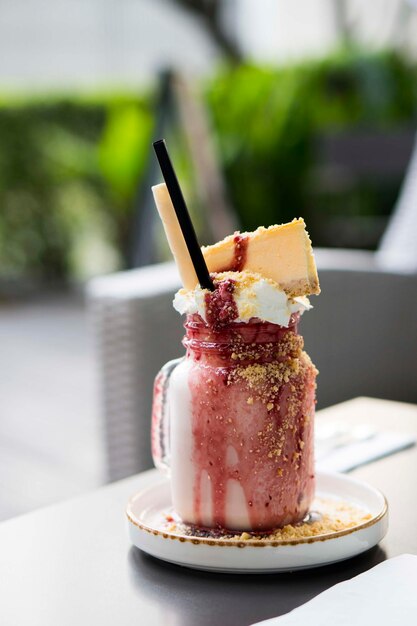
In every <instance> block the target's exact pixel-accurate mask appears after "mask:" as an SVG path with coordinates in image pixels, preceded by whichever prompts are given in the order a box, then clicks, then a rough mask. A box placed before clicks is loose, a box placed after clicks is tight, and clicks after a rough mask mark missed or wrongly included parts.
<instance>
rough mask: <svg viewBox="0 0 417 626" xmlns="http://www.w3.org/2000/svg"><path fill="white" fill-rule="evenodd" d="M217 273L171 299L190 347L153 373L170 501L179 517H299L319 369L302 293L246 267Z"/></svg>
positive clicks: (262, 526) (309, 467)
mask: <svg viewBox="0 0 417 626" xmlns="http://www.w3.org/2000/svg"><path fill="white" fill-rule="evenodd" d="M233 269H235V268H233ZM213 278H214V284H215V287H216V288H215V290H214V291H213V292H211V293H210V292H206V291H205V290H201V289H199V288H197V289H196V290H195V291H194V292H193V293H192V294H190V293H189V292H188V293H182V294H181V292H180V296H177V298H176V302H175V306H176V308H178V309H179V310H180V311H181V312H186V313H187V320H186V323H185V328H186V335H185V338H184V345H185V347H186V356H185V358H184V359H183V360H182V361H181V362H180V363H179V364H178V365H177V366H176V367H175V368H174V369H172V370H171V371H170V375H169V377H167V375H166V373H163V374H162V378H161V376H160V377H159V378H157V381H156V385H155V400H154V416H153V421H154V427H153V432H154V439H153V452H154V458H155V461H156V464H157V465H160V461H161V449H160V442H161V426H162V424H161V408H165V411H162V413H164V415H165V418H169V426H168V428H169V433H168V435H169V445H170V468H171V490H172V498H173V506H174V510H175V511H176V513H177V514H178V515H179V516H180V518H181V519H182V520H183V521H184V522H186V523H189V524H193V525H198V526H203V527H208V528H225V529H230V530H247V531H261V530H262V531H265V530H271V529H273V528H277V527H279V526H283V525H285V524H288V523H296V522H298V521H300V520H302V519H303V518H304V517H305V515H306V514H307V512H308V510H309V507H310V504H311V502H312V499H313V496H314V458H313V418H314V407H315V378H316V374H317V371H316V369H315V367H314V365H313V364H312V363H311V361H310V358H309V357H308V355H307V354H306V353H305V352H304V351H303V339H302V337H301V336H300V335H299V334H298V322H299V317H300V313H302V312H303V311H304V310H305V309H306V308H308V302H306V301H305V299H303V298H295V299H291V298H288V297H287V296H286V295H285V294H283V293H282V291H281V290H279V289H278V286H277V285H273V284H271V281H265V280H264V279H262V277H260V276H257V275H253V274H250V273H246V272H227V273H225V274H219V275H217V276H216V275H213ZM271 302H273V304H274V305H275V309H274V310H273V311H272V313H271V310H272V309H271V307H270V305H271ZM254 312H257V313H258V314H259V313H260V314H263V315H261V318H259V317H256V316H254V315H251V313H254ZM245 317H246V318H247V319H245ZM268 317H269V318H271V317H272V318H273V319H274V320H275V321H280V322H281V323H271V322H270V321H265V319H267V318H268ZM162 393H163V394H164V402H163V406H162V405H161V399H162V395H161V394H162ZM165 428H166V426H165Z"/></svg>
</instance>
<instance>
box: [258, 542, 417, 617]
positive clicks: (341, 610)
mask: <svg viewBox="0 0 417 626" xmlns="http://www.w3.org/2000/svg"><path fill="white" fill-rule="evenodd" d="M312 576H314V573H313V574H312ZM416 590H417V556H414V555H412V554H402V555H401V556H397V557H395V558H393V559H389V560H388V561H384V562H383V563H380V564H379V565H377V566H376V567H373V568H372V569H371V570H369V571H367V572H365V573H364V574H360V575H359V576H355V578H352V579H351V580H347V581H345V582H343V583H339V584H338V585H335V586H334V587H331V588H330V589H327V590H326V591H324V592H323V593H321V594H319V595H318V596H316V597H315V598H313V599H312V600H310V601H309V602H307V603H306V604H303V605H302V606H300V607H298V608H297V609H294V610H293V611H291V612H290V613H287V614H286V615H282V616H281V617H274V618H273V619H269V620H266V621H264V622H259V623H258V626H260V624H262V626H266V625H268V626H306V624H314V626H329V625H332V626H352V624H354V626H373V625H374V624H375V625H377V626H395V625H396V624H401V626H414V625H415V624H417V592H416Z"/></svg>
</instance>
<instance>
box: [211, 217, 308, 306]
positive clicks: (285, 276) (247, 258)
mask: <svg viewBox="0 0 417 626" xmlns="http://www.w3.org/2000/svg"><path fill="white" fill-rule="evenodd" d="M202 252H203V255H204V258H205V260H206V263H207V266H208V269H209V271H210V272H226V271H242V270H248V271H251V272H256V273H257V274H260V275H261V276H263V277H264V278H270V279H272V280H274V281H275V282H276V283H278V285H279V286H280V288H281V289H282V290H283V291H285V293H286V294H287V295H288V296H290V297H296V296H304V295H310V294H319V293H320V285H319V279H318V276H317V268H316V262H315V260H314V254H313V249H312V247H311V241H310V237H309V236H308V233H307V231H306V228H305V222H304V220H303V219H302V218H299V219H295V220H293V221H292V222H289V223H288V224H280V225H275V226H270V227H269V228H264V227H263V226H260V227H259V228H257V229H256V230H255V231H253V232H251V233H235V234H234V235H229V236H228V237H226V238H225V239H223V240H222V241H219V242H218V243H216V244H214V245H212V246H206V247H203V248H202Z"/></svg>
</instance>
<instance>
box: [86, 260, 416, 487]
mask: <svg viewBox="0 0 417 626" xmlns="http://www.w3.org/2000/svg"><path fill="white" fill-rule="evenodd" d="M316 257H317V262H318V267H319V273H320V282H321V286H322V294H321V295H320V297H319V298H312V300H313V305H314V309H313V310H312V311H310V312H309V313H307V314H305V315H304V316H303V318H302V322H301V332H302V334H303V335H304V337H305V344H306V349H307V351H308V352H309V354H310V355H311V357H312V359H313V361H314V362H315V364H316V365H317V367H318V369H319V370H320V376H319V382H318V406H319V407H324V406H327V405H329V404H333V403H335V402H340V401H343V400H346V399H348V398H352V397H354V396H357V395H369V396H376V397H381V398H390V399H394V400H404V401H410V402H417V374H416V372H417V350H416V345H417V324H416V319H417V297H416V294H417V275H409V274H401V273H398V272H397V273H394V272H388V271H381V270H380V269H378V267H377V266H376V263H375V255H374V254H372V253H367V252H350V251H344V250H318V251H317V253H316ZM179 284H180V283H179V278H178V274H177V271H176V268H175V266H174V264H173V263H165V264H158V265H153V266H149V267H146V268H142V269H137V270H130V271H128V272H121V273H119V274H115V275H113V276H109V277H102V278H97V279H95V280H93V281H92V282H91V283H90V285H89V288H88V297H89V302H90V307H91V311H92V314H93V318H94V327H95V330H96V336H97V345H98V365H99V369H100V379H101V400H102V415H103V419H104V421H105V432H106V450H107V475H108V479H109V480H116V479H118V478H122V477H124V476H128V475H130V474H133V473H135V472H138V471H141V470H144V469H147V468H148V467H151V464H152V461H151V456H150V415H151V401H152V386H153V379H154V377H155V374H156V373H157V371H158V370H159V369H160V367H161V366H162V365H163V364H164V363H165V362H166V361H168V360H169V359H172V358H174V357H177V356H179V355H181V354H183V352H184V349H183V348H182V346H181V338H182V335H183V329H182V322H183V320H182V319H181V318H180V316H179V315H178V313H176V312H175V311H174V310H173V308H172V298H173V295H174V292H175V290H176V289H177V288H178V287H179ZM394 418H395V416H393V419H394ZM364 419H366V416H364Z"/></svg>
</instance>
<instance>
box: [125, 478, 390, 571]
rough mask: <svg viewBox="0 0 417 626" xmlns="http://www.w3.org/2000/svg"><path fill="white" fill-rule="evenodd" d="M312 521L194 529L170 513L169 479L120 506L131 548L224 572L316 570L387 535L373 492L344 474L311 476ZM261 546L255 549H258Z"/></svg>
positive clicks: (382, 502)
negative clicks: (252, 529) (260, 530)
mask: <svg viewBox="0 0 417 626" xmlns="http://www.w3.org/2000/svg"><path fill="white" fill-rule="evenodd" d="M316 493H317V496H316V500H315V502H314V504H313V508H312V515H311V516H310V517H309V518H307V519H306V521H305V522H304V523H303V524H301V525H298V526H296V527H286V528H285V529H284V530H281V531H276V532H275V533H270V534H268V535H256V534H249V533H240V532H237V533H219V532H213V533H210V532H209V531H201V530H198V529H195V528H194V529H193V528H191V527H188V526H186V525H184V524H182V523H181V522H180V521H179V520H177V519H176V518H175V514H174V513H173V511H172V505H171V496H170V485H169V481H168V480H166V479H164V480H161V482H159V483H156V484H153V485H150V486H149V487H147V488H145V489H143V490H142V491H140V492H139V493H137V494H136V495H134V496H133V497H132V498H131V499H130V500H129V502H128V505H127V510H126V514H127V520H128V532H129V537H130V540H131V542H132V543H133V544H134V545H135V546H137V547H138V548H140V549H141V550H143V551H144V552H146V553H148V554H150V555H152V556H154V557H156V558H158V559H162V560H163V561H168V562H170V563H175V564H177V565H182V566H185V567H191V568H194V569H202V570H209V571H216V572H228V573H268V572H284V571H291V570H296V569H308V568H313V567H319V566H322V565H327V564H330V563H335V562H337V561H343V560H345V559H348V558H351V557H353V556H356V555H358V554H361V553H362V552H365V551H366V550H369V549H370V548H372V547H373V546H375V545H376V544H377V543H379V541H381V539H382V538H383V537H384V536H385V534H386V532H387V529H388V506H387V502H386V499H385V497H384V496H383V494H382V493H381V492H380V491H378V490H377V489H375V488H374V487H372V486H370V485H368V484H367V483H364V482H362V481H359V480H357V479H355V478H352V477H350V476H347V475H344V474H331V473H321V472H318V473H317V488H316ZM260 548H262V549H260Z"/></svg>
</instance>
